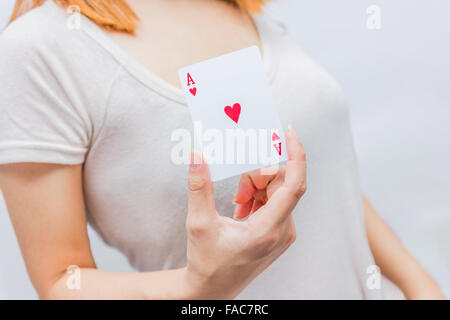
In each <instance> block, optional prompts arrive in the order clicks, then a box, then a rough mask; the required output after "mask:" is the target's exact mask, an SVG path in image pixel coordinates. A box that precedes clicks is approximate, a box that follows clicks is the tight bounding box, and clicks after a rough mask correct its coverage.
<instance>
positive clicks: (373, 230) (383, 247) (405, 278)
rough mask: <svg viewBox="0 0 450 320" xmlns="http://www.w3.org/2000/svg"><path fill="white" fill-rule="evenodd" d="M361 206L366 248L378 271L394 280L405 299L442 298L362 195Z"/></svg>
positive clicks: (435, 286) (416, 262) (425, 273)
mask: <svg viewBox="0 0 450 320" xmlns="http://www.w3.org/2000/svg"><path fill="white" fill-rule="evenodd" d="M363 207H364V215H365V220H366V229H367V237H368V239H369V244H370V248H371V250H372V253H373V256H374V258H375V263H376V264H377V265H378V266H379V267H380V269H381V272H382V274H384V275H385V276H386V277H387V278H388V279H389V280H391V281H392V282H393V283H395V284H396V285H397V286H398V287H399V288H400V289H401V290H402V291H403V293H404V295H405V297H406V298H407V299H445V297H444V295H443V294H442V292H441V290H440V289H439V287H438V285H437V284H436V282H435V281H434V280H433V279H432V278H431V276H430V275H429V274H428V272H427V271H426V270H425V269H424V268H423V267H422V266H421V265H420V264H419V262H418V261H417V260H416V259H415V258H414V257H413V256H412V255H411V254H410V253H409V252H408V250H407V249H406V248H405V247H404V246H403V244H402V243H401V242H400V240H399V239H398V238H397V237H396V236H395V234H394V233H393V232H392V230H391V229H390V228H389V227H388V225H387V224H386V223H385V222H384V221H383V220H382V219H381V217H380V216H379V215H378V214H377V212H376V211H375V209H374V208H373V207H372V206H371V204H370V203H369V201H368V200H367V199H366V198H365V197H363Z"/></svg>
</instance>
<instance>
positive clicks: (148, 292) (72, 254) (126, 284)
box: [0, 163, 190, 299]
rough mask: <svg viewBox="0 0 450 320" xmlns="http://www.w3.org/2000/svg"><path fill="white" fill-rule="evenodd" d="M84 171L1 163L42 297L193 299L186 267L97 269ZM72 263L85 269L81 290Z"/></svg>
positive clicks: (15, 221) (12, 211) (24, 250)
mask: <svg viewBox="0 0 450 320" xmlns="http://www.w3.org/2000/svg"><path fill="white" fill-rule="evenodd" d="M81 172H82V166H81V165H76V166H61V165H51V164H36V163H28V164H12V165H6V166H0V185H1V187H2V191H3V194H4V198H5V200H6V203H7V206H8V211H9V213H10V216H11V220H12V223H13V225H14V228H15V231H16V235H17V239H18V241H19V245H20V248H21V250H22V255H23V257H24V259H25V264H26V267H27V271H28V273H29V276H30V279H31V281H32V282H33V285H34V286H35V288H36V290H37V292H38V294H39V296H40V297H41V298H44V299H49V298H50V299H52V298H56V299H72V298H82V299H89V298H94V299H114V298H115V299H140V298H188V297H190V293H189V292H188V290H187V286H185V285H184V283H185V281H183V277H184V269H179V270H170V271H161V272H151V273H141V274H139V273H135V274H120V273H114V272H105V271H101V270H97V269H96V266H95V262H94V258H93V257H92V254H91V250H90V246H89V239H88V233H87V226H86V216H85V208H84V200H83V191H82V183H81V176H82V175H81ZM149 254H151V253H149ZM70 265H76V266H78V267H79V268H80V271H81V278H80V280H81V286H80V290H75V289H70V288H69V287H68V286H67V285H66V281H67V279H68V277H70V274H68V273H67V272H66V270H67V267H68V266H70ZM152 288H153V290H152Z"/></svg>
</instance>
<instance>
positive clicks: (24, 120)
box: [0, 32, 92, 164]
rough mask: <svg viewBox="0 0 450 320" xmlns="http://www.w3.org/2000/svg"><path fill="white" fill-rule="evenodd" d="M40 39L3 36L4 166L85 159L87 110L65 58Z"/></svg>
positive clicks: (0, 148) (0, 153) (0, 109)
mask: <svg viewBox="0 0 450 320" xmlns="http://www.w3.org/2000/svg"><path fill="white" fill-rule="evenodd" d="M39 40H40V39H36V38H34V37H33V36H32V35H31V36H23V35H22V34H21V35H19V36H17V34H15V33H14V32H4V33H3V34H0V164H6V163H14V162H41V163H42V162H46V163H58V164H78V163H82V162H84V158H85V154H86V152H87V149H88V146H89V141H90V128H91V127H92V125H91V124H90V118H89V114H88V113H87V111H86V110H84V109H83V108H82V107H80V104H79V103H77V102H79V101H80V99H81V98H80V93H79V92H77V89H76V88H77V86H76V83H71V76H70V74H67V73H65V71H64V70H65V68H64V64H63V63H62V62H61V59H58V56H57V55H56V54H55V52H53V51H52V50H51V47H48V46H47V45H46V44H45V43H43V42H42V41H39Z"/></svg>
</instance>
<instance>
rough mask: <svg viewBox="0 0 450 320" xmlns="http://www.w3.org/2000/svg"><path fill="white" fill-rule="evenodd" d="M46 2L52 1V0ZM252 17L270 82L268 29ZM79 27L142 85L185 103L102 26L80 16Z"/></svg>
mask: <svg viewBox="0 0 450 320" xmlns="http://www.w3.org/2000/svg"><path fill="white" fill-rule="evenodd" d="M47 2H50V3H53V2H52V1H47ZM252 19H253V22H254V24H255V26H256V29H257V32H258V35H259V38H260V42H261V47H262V59H263V63H264V70H265V72H266V75H267V76H268V79H269V82H272V81H273V77H274V73H275V70H274V69H275V68H274V64H273V50H271V47H270V41H269V39H268V34H267V32H268V30H267V29H266V28H267V27H266V26H265V25H264V21H263V17H262V16H259V15H253V16H252ZM81 29H82V30H84V31H85V32H86V33H87V34H88V35H89V36H90V37H91V38H92V39H94V40H95V41H96V42H97V43H99V44H100V45H101V46H102V47H103V48H104V49H105V50H106V51H108V52H109V53H110V54H111V55H112V56H113V57H114V58H115V60H116V61H117V62H118V63H119V64H120V65H121V66H123V67H124V68H125V69H126V70H127V71H128V72H129V73H130V74H131V75H132V76H133V77H134V78H136V79H137V80H139V81H140V82H141V83H142V84H143V85H145V86H146V87H148V88H150V89H152V90H153V91H155V92H156V93H158V94H160V95H162V96H165V97H166V98H169V99H171V100H173V101H175V102H178V103H180V104H183V105H186V104H187V103H186V97H185V95H184V92H183V90H182V89H181V88H178V87H177V86H175V85H173V84H171V83H169V82H168V81H166V80H164V79H162V78H160V77H159V76H157V75H155V74H154V73H153V72H152V71H151V70H149V69H148V68H147V67H145V66H144V65H143V64H142V63H140V62H139V61H138V60H137V59H136V58H134V57H133V56H131V54H129V53H128V52H126V51H125V50H124V49H123V48H122V47H120V46H119V44H117V43H116V42H115V41H114V40H112V39H111V38H110V37H109V36H108V34H107V33H106V32H105V31H104V30H103V29H102V28H100V27H99V26H98V25H96V24H95V23H94V22H92V21H91V20H89V19H88V18H87V17H84V16H82V20H81Z"/></svg>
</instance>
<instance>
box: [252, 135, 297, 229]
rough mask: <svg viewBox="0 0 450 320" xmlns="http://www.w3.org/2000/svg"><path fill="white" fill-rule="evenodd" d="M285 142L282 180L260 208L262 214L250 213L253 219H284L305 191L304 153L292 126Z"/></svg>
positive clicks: (275, 221) (275, 220) (276, 220)
mask: <svg viewBox="0 0 450 320" xmlns="http://www.w3.org/2000/svg"><path fill="white" fill-rule="evenodd" d="M286 143H287V151H288V157H289V158H288V161H287V163H286V173H285V176H284V182H283V183H282V185H281V187H279V188H278V189H277V190H275V192H274V194H273V195H272V196H271V197H270V198H269V200H268V201H267V203H266V205H265V206H263V207H262V208H261V210H263V211H264V214H256V215H254V216H253V215H252V217H254V218H255V219H262V220H264V222H263V223H266V222H268V221H267V219H270V220H271V223H278V222H280V221H283V220H285V219H286V217H287V216H288V215H289V214H290V213H291V212H292V210H293V209H294V208H295V206H296V205H297V202H298V200H300V198H301V197H302V196H303V194H304V193H305V191H306V155H305V151H304V149H303V145H302V143H301V142H300V139H299V137H298V135H297V132H296V131H295V129H294V128H292V127H290V128H289V130H288V132H287V133H286ZM261 213H263V212H261Z"/></svg>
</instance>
